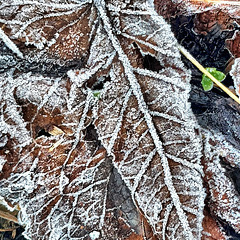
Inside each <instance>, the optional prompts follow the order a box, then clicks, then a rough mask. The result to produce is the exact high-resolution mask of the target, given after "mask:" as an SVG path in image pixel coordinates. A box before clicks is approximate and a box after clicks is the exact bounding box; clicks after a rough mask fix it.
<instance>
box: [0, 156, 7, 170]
mask: <svg viewBox="0 0 240 240" xmlns="http://www.w3.org/2000/svg"><path fill="white" fill-rule="evenodd" d="M6 162H7V160H6V158H5V157H3V156H0V172H2V169H3V166H4V164H5V163H6Z"/></svg>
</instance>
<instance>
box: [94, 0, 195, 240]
mask: <svg viewBox="0 0 240 240" xmlns="http://www.w3.org/2000/svg"><path fill="white" fill-rule="evenodd" d="M94 3H95V5H96V7H97V9H98V11H99V13H100V16H101V19H102V21H103V23H104V27H105V30H106V32H107V34H108V36H109V39H110V40H111V42H112V45H113V47H114V48H115V50H116V51H117V53H118V55H119V59H120V61H121V62H122V64H123V66H124V69H125V73H126V76H127V78H128V80H129V82H130V85H131V87H132V90H133V93H134V95H135V96H136V98H137V101H138V104H139V108H140V109H141V112H142V113H143V114H144V117H145V121H146V123H147V125H148V128H149V132H150V134H151V136H152V139H153V142H154V144H155V146H156V149H157V152H158V154H159V155H160V156H161V160H162V166H163V170H164V179H165V183H166V185H167V187H168V190H169V191H170V194H171V197H172V201H173V204H174V206H175V207H176V210H177V213H178V215H179V220H180V222H181V225H182V227H183V229H184V235H185V236H186V239H189V240H192V239H194V237H193V234H192V231H191V228H190V226H189V223H188V220H187V216H186V214H185V213H184V211H183V208H182V205H181V202H180V200H179V196H178V194H177V192H176V189H175V187H174V185H173V181H172V178H171V171H170V168H169V165H168V160H167V158H166V156H165V153H164V150H163V147H162V143H161V141H160V139H159V137H158V134H157V130H156V128H155V126H154V124H153V121H152V117H151V115H150V114H149V112H148V107H147V105H146V103H145V101H144V98H143V95H142V93H141V88H140V86H139V83H138V81H137V79H136V77H135V75H134V73H133V71H132V67H131V64H130V62H129V60H128V58H127V57H126V55H125V53H124V51H123V50H122V48H121V47H119V46H121V45H120V43H119V41H118V39H117V38H116V37H115V36H114V34H113V32H112V28H111V25H110V22H109V19H108V17H107V15H106V7H105V2H104V1H102V0H95V1H94ZM153 14H155V13H154V12H153ZM165 54H166V53H165Z"/></svg>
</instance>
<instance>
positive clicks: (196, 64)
mask: <svg viewBox="0 0 240 240" xmlns="http://www.w3.org/2000/svg"><path fill="white" fill-rule="evenodd" d="M178 49H179V50H180V52H181V53H182V54H183V55H184V56H185V57H186V58H187V59H188V60H189V61H190V62H191V63H193V64H194V65H195V66H196V67H197V68H198V69H199V70H200V71H201V72H202V73H204V74H205V75H206V76H208V77H209V78H210V79H211V80H212V81H213V82H214V83H215V84H216V85H217V86H218V87H219V88H221V89H222V90H223V91H224V92H225V93H226V94H227V95H228V96H229V97H231V98H232V99H233V100H235V101H236V102H237V103H239V104H240V99H239V98H238V97H237V96H236V95H235V94H233V93H232V92H231V91H230V90H229V89H228V88H227V87H225V86H224V85H223V84H222V83H221V82H219V81H218V80H217V79H216V78H215V77H214V76H213V75H212V74H211V73H209V72H208V71H207V70H206V69H205V68H204V67H203V66H202V65H201V64H200V63H199V62H198V61H197V60H196V59H195V58H194V57H193V56H192V55H191V54H190V53H189V52H188V51H187V50H186V49H185V48H184V47H182V46H180V45H178Z"/></svg>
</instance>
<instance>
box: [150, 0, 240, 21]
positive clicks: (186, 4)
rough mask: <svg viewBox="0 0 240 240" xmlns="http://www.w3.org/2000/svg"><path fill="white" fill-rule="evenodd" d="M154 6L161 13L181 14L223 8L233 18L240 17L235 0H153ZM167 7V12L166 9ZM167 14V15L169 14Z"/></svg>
mask: <svg viewBox="0 0 240 240" xmlns="http://www.w3.org/2000/svg"><path fill="white" fill-rule="evenodd" d="M154 4H155V7H156V9H157V10H159V11H161V12H162V13H163V15H165V16H166V15H168V14H169V13H170V14H172V15H177V14H179V15H180V14H183V15H192V14H194V13H201V12H207V11H214V10H216V9H217V10H223V11H225V12H228V13H229V14H230V16H231V17H233V18H238V19H239V18H240V12H239V3H238V1H235V0H230V1H212V2H211V1H185V0H166V1H164V2H163V1H161V0H155V1H154ZM167 7H168V9H169V13H168V12H167V11H166V10H167ZM170 14H169V15H170Z"/></svg>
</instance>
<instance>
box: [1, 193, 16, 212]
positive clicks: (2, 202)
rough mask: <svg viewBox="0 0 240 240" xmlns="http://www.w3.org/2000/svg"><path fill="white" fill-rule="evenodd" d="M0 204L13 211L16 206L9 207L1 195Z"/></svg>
mask: <svg viewBox="0 0 240 240" xmlns="http://www.w3.org/2000/svg"><path fill="white" fill-rule="evenodd" d="M0 205H2V206H4V207H5V208H7V210H9V211H10V212H13V211H15V210H16V207H17V206H13V207H11V206H10V205H9V204H8V203H7V202H6V201H5V199H4V198H3V197H1V196H0Z"/></svg>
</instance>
